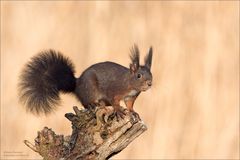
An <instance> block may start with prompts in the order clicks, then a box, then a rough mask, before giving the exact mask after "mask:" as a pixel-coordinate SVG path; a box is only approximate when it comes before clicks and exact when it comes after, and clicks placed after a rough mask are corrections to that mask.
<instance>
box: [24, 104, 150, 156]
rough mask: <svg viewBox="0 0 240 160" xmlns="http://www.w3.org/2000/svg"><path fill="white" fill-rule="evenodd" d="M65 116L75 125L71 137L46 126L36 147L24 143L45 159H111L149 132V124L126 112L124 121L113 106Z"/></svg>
mask: <svg viewBox="0 0 240 160" xmlns="http://www.w3.org/2000/svg"><path fill="white" fill-rule="evenodd" d="M73 110H74V112H75V114H73V113H67V114H65V117H66V118H67V119H68V120H70V121H71V122H72V135H71V136H65V137H64V136H63V135H56V134H55V133H54V132H53V131H52V130H51V129H49V128H47V127H44V129H43V130H42V131H40V132H38V136H37V138H35V145H33V144H31V143H30V142H29V141H27V140H25V141H24V143H25V144H26V145H27V146H28V147H29V148H31V149H32V150H33V151H35V152H37V153H39V154H40V155H41V156H42V157H43V158H44V159H46V160H55V159H62V160H72V159H100V160H102V159H108V158H110V157H112V156H113V155H115V154H117V153H119V152H121V151H122V150H123V149H124V148H126V147H127V146H128V144H129V143H131V142H132V141H133V140H134V139H135V138H137V137H138V136H139V135H140V134H142V133H143V132H144V131H146V130H147V127H146V125H145V124H144V123H143V121H141V120H140V119H139V118H135V117H134V116H133V115H132V113H130V112H128V111H127V110H125V113H126V116H124V118H121V119H119V118H117V117H116V116H115V115H114V114H113V108H112V107H104V108H98V109H96V110H94V111H93V110H92V111H90V110H86V109H83V110H79V109H78V108H77V107H73Z"/></svg>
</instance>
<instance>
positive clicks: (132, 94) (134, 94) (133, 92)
mask: <svg viewBox="0 0 240 160" xmlns="http://www.w3.org/2000/svg"><path fill="white" fill-rule="evenodd" d="M137 94H138V91H136V90H134V89H133V90H131V91H130V92H129V93H128V94H127V96H129V97H134V96H136V95H137Z"/></svg>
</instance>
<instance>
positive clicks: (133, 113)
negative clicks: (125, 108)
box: [130, 111, 141, 122]
mask: <svg viewBox="0 0 240 160" xmlns="http://www.w3.org/2000/svg"><path fill="white" fill-rule="evenodd" d="M130 113H131V114H132V116H133V121H134V122H135V121H139V120H141V118H140V116H139V114H138V113H137V112H135V111H130Z"/></svg>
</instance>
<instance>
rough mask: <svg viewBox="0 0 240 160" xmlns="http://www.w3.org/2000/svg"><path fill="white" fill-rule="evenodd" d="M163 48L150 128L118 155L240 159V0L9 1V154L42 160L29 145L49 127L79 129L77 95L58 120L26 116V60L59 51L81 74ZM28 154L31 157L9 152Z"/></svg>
mask: <svg viewBox="0 0 240 160" xmlns="http://www.w3.org/2000/svg"><path fill="white" fill-rule="evenodd" d="M134 43H136V44H138V45H139V48H140V50H141V59H142V60H143V57H144V56H145V54H146V53H147V51H148V49H149V47H150V45H152V46H153V49H154V55H153V66H152V72H153V76H154V80H153V81H154V82H153V83H154V85H153V87H152V89H150V90H148V91H147V92H145V93H142V94H141V95H140V96H139V98H138V99H137V101H136V103H135V110H136V111H137V112H138V113H139V114H140V116H141V117H142V119H143V120H144V122H145V123H146V124H147V126H148V130H147V131H146V132H145V133H144V134H143V135H141V136H140V137H139V138H137V139H136V140H135V141H134V142H132V143H131V144H130V145H129V146H128V147H127V148H126V149H125V150H123V151H122V152H121V153H120V154H118V155H117V156H115V157H114V158H113V159H140V158H141V159H160V158H161V159H167V158H173V159H189V158H192V159H197V158H201V159H211V158H213V159H221V158H223V159H230V158H232V159H238V158H239V1H228V2H223V1H220V2H219V1H213V2H211V1H205V2H200V1H185V2H184V1H172V2H167V1H152V2H146V1H145V2H143V1H142V2H140V1H125V2H120V1H117V2H108V1H104V2H99V1H95V2H94V1H93V2H79V1H72V2H64V1H59V2H51V1H44V2H38V1H34V2H30V1H29V2H28V1H25V2H17V1H12V2H7V1H1V158H2V159H13V158H15V159H16V158H17V159H37V158H41V157H40V156H39V155H38V154H37V153H34V152H33V151H31V150H30V149H29V148H28V147H26V146H25V145H24V143H23V140H24V139H28V140H31V141H32V140H33V139H34V138H35V137H36V135H37V131H38V130H41V129H42V128H43V127H44V126H48V127H50V128H52V129H53V130H54V131H55V132H56V133H57V134H64V135H68V134H70V133H71V125H70V122H69V121H68V120H67V119H66V118H64V114H65V113H67V112H72V106H74V105H77V106H79V107H80V106H81V105H80V103H79V102H78V101H77V100H76V99H75V97H73V96H71V95H61V98H62V105H61V106H60V107H59V108H58V110H57V112H55V113H53V114H51V115H50V116H48V117H44V116H42V117H35V116H34V115H31V114H30V113H26V112H25V110H24V108H23V107H22V105H21V104H19V103H18V96H17V82H18V76H19V73H20V71H21V69H22V68H23V66H24V64H25V63H27V62H28V61H29V59H30V58H31V57H32V56H34V55H35V54H36V53H38V52H39V51H41V50H44V49H49V48H52V49H56V50H59V51H61V52H63V53H64V54H65V55H66V56H68V57H69V58H70V59H72V61H73V62H74V64H75V65H76V70H77V74H76V76H77V77H78V76H79V75H80V74H81V72H82V71H83V70H84V69H86V68H87V67H88V66H90V65H92V64H94V63H97V62H102V61H106V60H108V61H114V62H117V63H119V64H122V65H124V66H128V65H129V62H130V60H129V49H130V47H131V46H132V45H133V44H134ZM7 152H20V153H22V154H25V156H14V157H13V156H7Z"/></svg>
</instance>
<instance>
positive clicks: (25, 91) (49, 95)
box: [18, 45, 153, 117]
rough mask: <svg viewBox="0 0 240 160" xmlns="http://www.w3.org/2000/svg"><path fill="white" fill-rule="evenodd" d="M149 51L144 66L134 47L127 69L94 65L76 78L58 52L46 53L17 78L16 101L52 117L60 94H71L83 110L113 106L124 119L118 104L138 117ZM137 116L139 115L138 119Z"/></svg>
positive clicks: (147, 78) (148, 74)
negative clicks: (137, 108)
mask: <svg viewBox="0 0 240 160" xmlns="http://www.w3.org/2000/svg"><path fill="white" fill-rule="evenodd" d="M152 52H153V50H152V47H150V49H149V52H148V54H147V56H146V57H145V60H144V61H145V64H144V65H140V64H139V58H140V53H139V49H138V46H137V45H134V46H133V47H132V48H131V54H130V59H131V63H130V67H129V68H126V67H124V66H122V65H120V64H117V63H114V62H109V61H106V62H101V63H96V64H93V65H92V66H90V67H89V68H87V69H86V70H85V71H83V73H82V74H81V75H80V77H79V78H75V76H74V73H75V68H74V65H73V63H72V62H71V60H70V59H69V58H67V57H65V56H63V54H62V53H61V52H59V51H55V50H51V49H50V50H46V51H42V52H40V53H39V54H38V55H36V56H34V57H33V58H32V59H31V60H30V62H29V63H27V64H26V65H25V67H24V69H23V70H22V72H21V74H20V81H19V84H18V87H19V97H20V98H19V100H20V102H22V103H23V105H24V106H26V108H27V110H28V111H30V112H32V113H35V114H37V115H39V114H41V113H44V114H48V113H51V112H52V111H53V110H54V109H55V107H56V106H57V105H59V104H60V97H59V93H60V92H61V93H73V94H74V95H76V97H77V99H78V100H79V101H80V102H81V104H82V105H83V106H84V108H86V109H91V108H95V107H97V106H113V108H114V113H115V114H116V115H117V116H118V117H119V116H120V117H123V116H124V115H125V113H124V112H123V111H122V110H121V108H122V107H121V106H120V101H121V100H123V101H124V102H125V104H126V107H127V109H128V110H129V111H130V112H131V113H133V114H135V115H138V114H137V113H136V112H135V111H134V109H133V104H134V101H135V100H136V98H137V97H138V96H139V94H140V93H141V92H142V91H146V90H148V89H149V88H150V87H151V86H152V73H151V71H150V69H151V65H152V54H153V53H152ZM138 116H139V115H138Z"/></svg>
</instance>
